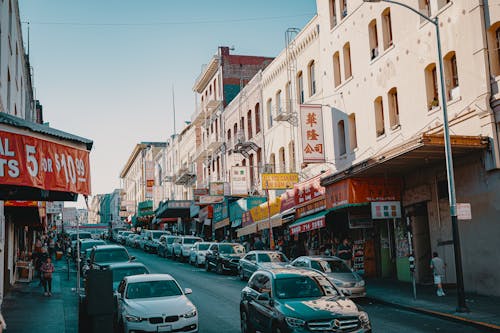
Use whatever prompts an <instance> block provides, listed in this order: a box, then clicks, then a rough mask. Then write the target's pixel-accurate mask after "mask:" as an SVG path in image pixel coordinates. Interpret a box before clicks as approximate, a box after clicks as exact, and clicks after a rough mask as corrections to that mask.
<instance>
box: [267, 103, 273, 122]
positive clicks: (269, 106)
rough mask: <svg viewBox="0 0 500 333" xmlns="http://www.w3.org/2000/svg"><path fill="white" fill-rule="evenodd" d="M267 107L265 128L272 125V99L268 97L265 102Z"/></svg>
mask: <svg viewBox="0 0 500 333" xmlns="http://www.w3.org/2000/svg"><path fill="white" fill-rule="evenodd" d="M266 109H267V128H268V129H269V128H271V127H273V101H272V99H270V98H269V99H268V100H267V103H266Z"/></svg>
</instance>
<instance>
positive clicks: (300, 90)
mask: <svg viewBox="0 0 500 333" xmlns="http://www.w3.org/2000/svg"><path fill="white" fill-rule="evenodd" d="M297 100H298V101H299V103H300V104H304V78H303V77H302V71H300V72H298V73H297Z"/></svg>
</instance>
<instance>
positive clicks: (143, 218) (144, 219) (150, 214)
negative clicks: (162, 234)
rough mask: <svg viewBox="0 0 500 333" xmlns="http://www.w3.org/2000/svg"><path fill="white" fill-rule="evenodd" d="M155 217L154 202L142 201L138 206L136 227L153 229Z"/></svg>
mask: <svg viewBox="0 0 500 333" xmlns="http://www.w3.org/2000/svg"><path fill="white" fill-rule="evenodd" d="M154 217H155V216H154V210H153V200H146V201H141V202H139V203H138V204H137V218H136V223H135V225H134V227H135V228H141V229H152V227H153V223H152V222H153V218H154Z"/></svg>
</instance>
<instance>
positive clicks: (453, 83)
mask: <svg viewBox="0 0 500 333" xmlns="http://www.w3.org/2000/svg"><path fill="white" fill-rule="evenodd" d="M444 70H445V78H446V90H447V95H448V100H454V99H456V98H458V97H459V96H460V89H459V82H458V68H457V56H456V54H455V52H454V51H452V52H449V53H448V54H447V55H446V56H445V57H444Z"/></svg>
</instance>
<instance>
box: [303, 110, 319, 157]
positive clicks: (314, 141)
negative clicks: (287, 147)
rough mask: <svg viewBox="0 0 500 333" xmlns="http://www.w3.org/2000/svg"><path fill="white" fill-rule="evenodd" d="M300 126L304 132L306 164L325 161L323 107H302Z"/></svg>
mask: <svg viewBox="0 0 500 333" xmlns="http://www.w3.org/2000/svg"><path fill="white" fill-rule="evenodd" d="M300 126H301V132H302V155H303V156H304V163H322V162H324V161H325V149H324V146H325V142H324V141H325V140H324V136H323V114H322V112H321V105H315V104H301V105H300Z"/></svg>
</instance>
